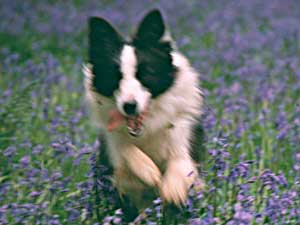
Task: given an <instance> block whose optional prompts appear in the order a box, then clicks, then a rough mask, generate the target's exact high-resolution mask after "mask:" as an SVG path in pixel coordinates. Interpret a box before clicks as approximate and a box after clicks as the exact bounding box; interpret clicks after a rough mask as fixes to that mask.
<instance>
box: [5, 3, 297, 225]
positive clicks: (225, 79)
mask: <svg viewBox="0 0 300 225" xmlns="http://www.w3.org/2000/svg"><path fill="white" fill-rule="evenodd" d="M153 7H159V8H160V9H161V10H162V12H163V14H164V15H165V17H166V20H167V21H168V24H169V28H170V31H171V33H172V35H173V36H174V37H175V39H176V41H177V44H178V47H179V49H180V50H181V51H182V52H183V53H185V54H186V55H187V56H188V57H189V58H190V59H191V61H192V64H193V65H194V66H195V67H196V68H197V69H198V70H199V71H201V77H200V78H201V81H202V86H203V88H204V93H205V113H204V116H203V126H204V128H205V131H206V136H207V138H206V139H207V142H206V143H205V146H206V147H207V150H208V153H209V154H208V158H207V161H206V162H204V166H203V168H204V171H203V176H204V179H205V181H206V188H205V190H203V191H201V192H196V191H195V190H193V189H192V188H191V190H190V195H189V198H188V200H187V202H186V205H185V206H184V207H182V209H181V211H176V213H174V211H172V210H171V211H170V212H169V211H168V210H166V209H165V208H164V207H163V202H162V201H161V200H160V199H157V200H155V201H154V202H153V204H152V205H149V207H148V208H147V209H146V210H145V211H144V212H143V213H141V214H140V215H139V217H138V218H137V219H136V221H135V222H136V223H140V224H163V223H165V224H172V223H175V224H176V223H177V224H193V225H198V224H199V225H203V224H205V225H206V224H207V225H209V224H230V225H234V224H299V223H300V148H299V146H300V135H299V134H300V118H299V115H300V26H299V21H300V10H299V9H300V2H299V1H298V0H286V1H284V2H283V1H280V0H264V1H260V0H253V1H237V0H212V1H183V0H175V1H167V0H162V1H159V2H153V1H148V0H146V1H137V0H132V1H127V2H126V4H125V2H124V1H112V2H111V1H98V0H89V1H66V2H64V1H54V2H53V1H51V3H50V2H47V1H33V0H28V1H21V0H2V1H1V4H0V42H1V46H0V224H53V225H58V224H94V225H96V224H107V225H108V224H122V223H124V222H123V221H124V220H123V219H124V215H123V212H122V211H121V210H120V209H118V208H116V207H115V205H116V204H115V203H116V198H117V197H116V193H115V190H114V188H112V186H111V183H110V178H109V177H107V176H105V173H106V171H107V168H105V167H100V166H99V162H98V159H99V155H98V154H99V152H98V149H99V146H101V142H99V141H98V140H97V136H98V133H97V130H95V128H93V127H92V126H91V122H90V121H89V116H88V112H87V110H86V106H85V103H84V101H83V100H84V96H83V92H82V90H83V82H82V81H83V75H82V74H81V66H82V63H83V62H85V58H86V57H85V55H86V48H87V39H86V37H87V26H86V25H87V18H88V17H89V16H92V15H94V16H95V15H96V16H102V17H105V18H107V19H108V20H110V21H112V23H113V24H116V25H117V26H118V27H119V28H120V29H121V30H122V31H123V32H125V33H126V34H130V33H131V30H130V27H131V26H132V25H133V24H137V22H138V21H139V20H140V18H141V17H142V16H143V15H142V14H141V12H143V11H145V12H146V11H147V10H148V9H151V8H153Z"/></svg>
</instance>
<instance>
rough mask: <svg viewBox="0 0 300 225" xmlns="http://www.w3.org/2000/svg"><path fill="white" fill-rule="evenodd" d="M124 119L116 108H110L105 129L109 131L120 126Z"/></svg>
mask: <svg viewBox="0 0 300 225" xmlns="http://www.w3.org/2000/svg"><path fill="white" fill-rule="evenodd" d="M124 120H125V118H124V116H123V115H122V114H121V113H120V112H119V110H117V109H114V110H111V111H110V112H109V121H108V124H107V130H108V131H110V132H111V131H113V130H114V129H116V128H118V127H119V126H121V125H122V123H123V121H124Z"/></svg>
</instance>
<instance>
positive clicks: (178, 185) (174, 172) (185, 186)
mask: <svg viewBox="0 0 300 225" xmlns="http://www.w3.org/2000/svg"><path fill="white" fill-rule="evenodd" d="M197 177H198V172H197V169H196V166H195V164H194V163H193V162H192V160H191V159H190V158H189V157H186V158H185V157H175V158H171V159H170V160H169V163H168V166H167V170H166V172H165V174H164V177H163V180H162V186H161V195H162V198H163V199H164V200H165V201H166V202H169V203H174V204H175V205H177V206H179V205H181V204H183V203H184V202H185V200H186V197H187V194H188V190H189V188H190V187H191V185H192V184H193V183H194V182H195V180H196V178H197Z"/></svg>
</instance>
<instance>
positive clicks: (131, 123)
mask: <svg viewBox="0 0 300 225" xmlns="http://www.w3.org/2000/svg"><path fill="white" fill-rule="evenodd" d="M146 115H147V110H145V111H144V112H142V113H141V114H139V115H136V116H124V115H123V114H121V113H120V112H119V110H117V109H114V110H111V111H110V112H109V121H108V125H107V129H108V131H113V130H115V129H117V128H118V127H120V126H121V125H122V124H123V122H124V121H125V122H126V126H127V129H128V133H129V134H130V135H131V136H134V137H138V136H140V135H142V133H143V130H144V120H145V117H146Z"/></svg>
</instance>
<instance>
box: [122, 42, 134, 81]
mask: <svg viewBox="0 0 300 225" xmlns="http://www.w3.org/2000/svg"><path fill="white" fill-rule="evenodd" d="M120 61H121V65H120V66H121V72H122V74H123V79H132V78H134V77H135V72H136V65H137V59H136V55H135V52H134V48H133V47H131V46H129V45H124V48H123V50H122V52H121V56H120Z"/></svg>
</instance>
